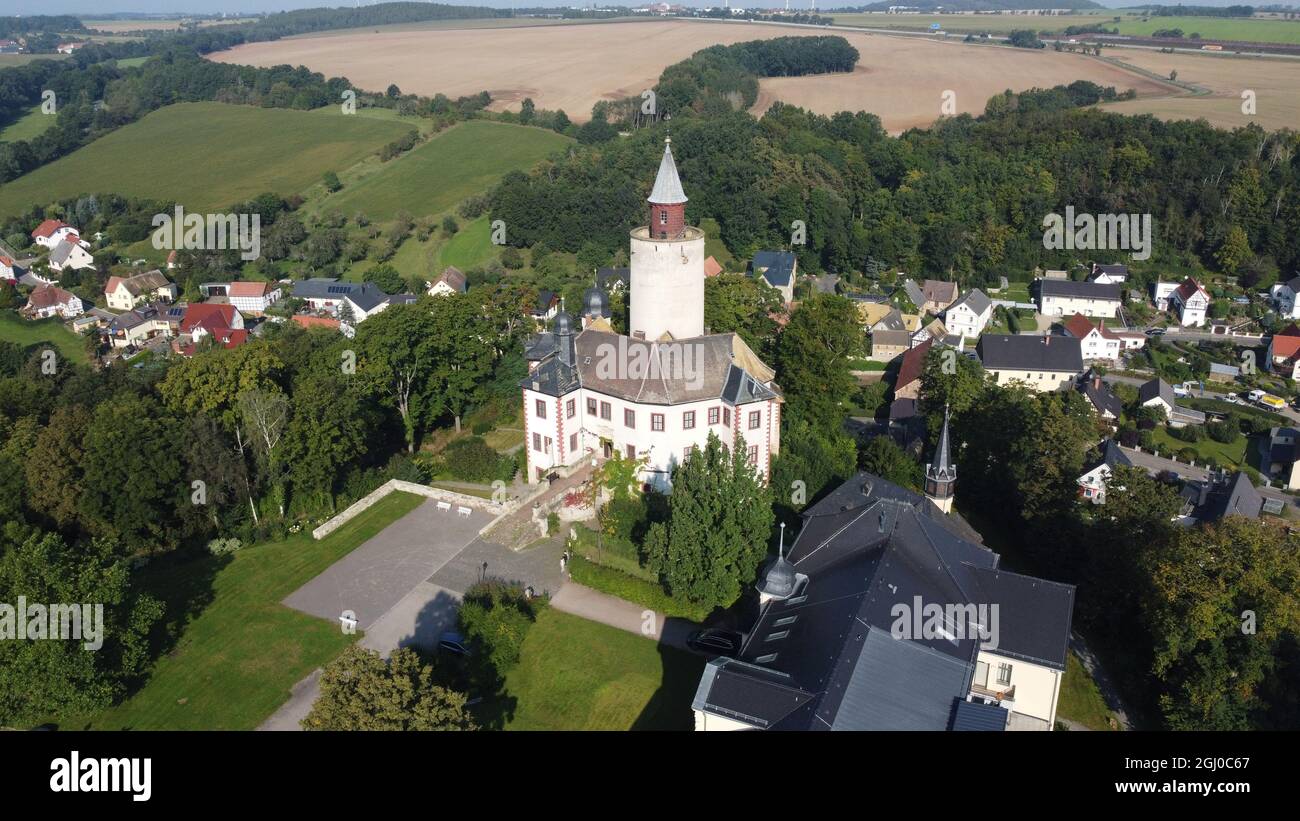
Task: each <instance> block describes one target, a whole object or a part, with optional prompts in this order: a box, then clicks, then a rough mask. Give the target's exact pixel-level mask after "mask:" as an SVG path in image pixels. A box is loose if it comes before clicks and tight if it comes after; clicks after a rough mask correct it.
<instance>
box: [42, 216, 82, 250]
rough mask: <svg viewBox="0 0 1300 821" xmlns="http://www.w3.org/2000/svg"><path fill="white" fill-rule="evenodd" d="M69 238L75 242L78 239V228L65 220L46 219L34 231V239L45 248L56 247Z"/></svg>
mask: <svg viewBox="0 0 1300 821" xmlns="http://www.w3.org/2000/svg"><path fill="white" fill-rule="evenodd" d="M68 238H72V240H73V241H74V242H75V241H76V240H77V239H78V236H77V229H76V228H73V227H72V226H71V225H68V224H67V223H66V222H64V221H63V220H55V219H48V220H45V221H44V222H42V223H41V224H40V225H38V226H36V230H35V231H32V239H33V240H34V241H35V242H36V244H37V245H40V246H41V247H43V248H54V247H55V246H56V245H58V244H59V243H60V242H63V241H64V240H65V239H68Z"/></svg>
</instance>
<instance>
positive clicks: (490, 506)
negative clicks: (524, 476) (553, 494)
mask: <svg viewBox="0 0 1300 821" xmlns="http://www.w3.org/2000/svg"><path fill="white" fill-rule="evenodd" d="M395 490H397V491H402V492H403V493H414V494H416V495H417V496H425V497H428V498H430V499H437V500H439V501H443V502H450V503H451V504H454V505H464V506H465V507H472V508H477V509H479V510H486V511H487V512H488V513H490V514H492V516H493V521H495V520H496V518H497V517H500V516H503V515H505V514H507V513H512V512H514V511H515V510H518V509H519V505H520V502H519V500H517V499H514V500H511V501H509V502H506V503H505V504H500V503H497V502H494V501H492V500H490V499H483V498H481V497H478V496H471V495H469V494H467V493H457V492H456V491H454V490H444V489H442V488H440V487H429V486H428V485H417V484H416V483H415V482H404V481H402V480H401V479H389V480H388V481H387V482H384V483H383V484H382V485H380V486H379V487H378V488H376V489H375V490H373V491H371V492H370V493H369V494H367V495H366V496H365V497H363V498H361V499H358V500H357V501H355V502H353V503H352V504H351V505H349V506H348V508H347V510H344V511H343V512H342V513H340V514H338V515H337V516H335V517H334V518H332V519H330V520H329V521H328V522H326V523H325V524H323V525H321V526H320V527H318V528H316V529H315V530H313V531H312V532H311V536H312V538H313V539H323V538H325V537H326V536H328V535H329V534H331V533H333V532H334V531H335V530H338V529H339V528H340V527H342V526H343V525H345V524H347V523H348V522H350V521H352V520H353V519H355V518H356V517H357V516H359V515H360V514H361V513H362V512H363V511H365V510H367V509H368V508H370V507H371V506H373V505H374V504H375V502H378V501H379V500H380V499H382V498H384V497H385V496H387V495H388V494H390V493H392V492H393V491H395Z"/></svg>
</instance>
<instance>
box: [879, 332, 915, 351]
mask: <svg viewBox="0 0 1300 821" xmlns="http://www.w3.org/2000/svg"><path fill="white" fill-rule="evenodd" d="M871 345H872V349H873V350H874V349H875V346H876V345H883V346H886V347H893V348H899V347H901V348H910V347H911V346H912V335H911V334H910V333H908V332H907V331H876V332H875V333H873V334H872V335H871Z"/></svg>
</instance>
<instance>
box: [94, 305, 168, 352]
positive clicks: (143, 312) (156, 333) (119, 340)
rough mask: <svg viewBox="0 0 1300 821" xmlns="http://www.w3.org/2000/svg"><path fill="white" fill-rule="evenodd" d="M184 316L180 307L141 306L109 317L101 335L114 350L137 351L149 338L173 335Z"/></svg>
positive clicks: (164, 337)
mask: <svg viewBox="0 0 1300 821" xmlns="http://www.w3.org/2000/svg"><path fill="white" fill-rule="evenodd" d="M184 315H185V306H182V305H166V304H155V305H141V306H139V307H138V308H134V309H132V310H129V311H127V312H126V313H123V314H119V315H117V316H115V317H113V319H112V320H111V321H109V323H108V326H107V327H106V328H105V329H104V334H103V335H104V338H105V340H106V341H107V342H108V344H109V345H111V346H112V347H114V348H127V347H136V348H138V347H140V346H141V345H144V344H145V343H146V342H148V341H149V340H151V339H156V338H158V337H162V338H163V339H170V338H171V337H173V336H175V335H176V332H177V330H178V329H179V325H180V323H181V321H182V320H183V318H184Z"/></svg>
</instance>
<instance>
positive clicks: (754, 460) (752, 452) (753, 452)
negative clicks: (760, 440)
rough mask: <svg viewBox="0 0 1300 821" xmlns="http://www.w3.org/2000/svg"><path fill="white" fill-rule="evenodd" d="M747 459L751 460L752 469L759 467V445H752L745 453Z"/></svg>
mask: <svg viewBox="0 0 1300 821" xmlns="http://www.w3.org/2000/svg"><path fill="white" fill-rule="evenodd" d="M745 458H747V459H748V460H749V466H750V467H757V466H758V445H750V446H749V448H748V450H747V451H746V452H745Z"/></svg>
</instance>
